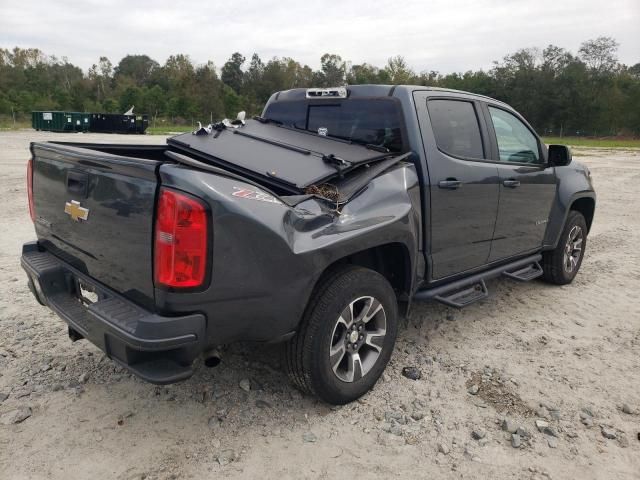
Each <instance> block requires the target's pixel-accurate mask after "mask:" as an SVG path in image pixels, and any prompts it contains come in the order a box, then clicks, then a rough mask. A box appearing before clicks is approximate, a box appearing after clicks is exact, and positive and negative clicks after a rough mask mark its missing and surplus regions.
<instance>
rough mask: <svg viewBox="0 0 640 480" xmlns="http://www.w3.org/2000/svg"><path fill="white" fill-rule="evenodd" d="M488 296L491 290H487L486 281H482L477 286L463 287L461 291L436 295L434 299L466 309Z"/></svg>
mask: <svg viewBox="0 0 640 480" xmlns="http://www.w3.org/2000/svg"><path fill="white" fill-rule="evenodd" d="M488 296H489V290H487V284H486V283H484V280H480V282H478V283H476V284H475V285H471V286H469V287H462V288H461V289H460V290H455V291H452V292H446V293H443V294H442V295H436V296H435V297H433V299H434V300H436V301H438V302H440V303H444V304H445V305H449V306H450V307H454V308H464V307H466V306H467V305H471V304H472V303H474V302H477V301H478V300H482V299H483V298H487V297H488Z"/></svg>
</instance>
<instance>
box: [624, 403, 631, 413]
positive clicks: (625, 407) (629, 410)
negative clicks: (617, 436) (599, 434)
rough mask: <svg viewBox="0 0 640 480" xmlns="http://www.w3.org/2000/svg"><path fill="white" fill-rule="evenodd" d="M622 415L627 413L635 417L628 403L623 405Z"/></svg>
mask: <svg viewBox="0 0 640 480" xmlns="http://www.w3.org/2000/svg"><path fill="white" fill-rule="evenodd" d="M622 413H626V414H627V415H633V409H632V408H631V406H630V405H629V404H628V403H625V404H623V405H622Z"/></svg>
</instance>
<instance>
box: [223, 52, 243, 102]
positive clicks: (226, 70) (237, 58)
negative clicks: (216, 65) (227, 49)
mask: <svg viewBox="0 0 640 480" xmlns="http://www.w3.org/2000/svg"><path fill="white" fill-rule="evenodd" d="M244 61H245V58H244V57H243V56H242V54H240V53H238V52H236V53H234V54H233V55H231V58H230V59H229V60H227V62H226V63H225V64H224V65H223V67H222V75H221V78H222V82H223V83H224V84H225V85H228V86H229V87H231V88H232V89H233V91H234V92H235V93H239V92H240V89H241V88H242V79H243V76H244V73H243V72H242V65H243V64H244Z"/></svg>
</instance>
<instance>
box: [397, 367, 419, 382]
mask: <svg viewBox="0 0 640 480" xmlns="http://www.w3.org/2000/svg"><path fill="white" fill-rule="evenodd" d="M402 375H403V376H404V377H406V378H408V379H409V380H420V379H421V378H422V372H421V371H420V369H419V368H418V367H404V368H403V369H402Z"/></svg>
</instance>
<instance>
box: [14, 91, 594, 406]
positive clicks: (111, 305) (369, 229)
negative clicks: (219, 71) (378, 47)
mask: <svg viewBox="0 0 640 480" xmlns="http://www.w3.org/2000/svg"><path fill="white" fill-rule="evenodd" d="M31 155H32V156H31V159H30V160H29V163H28V175H27V177H28V192H29V207H30V213H31V217H32V220H33V222H34V225H35V231H36V234H37V240H36V241H34V242H31V243H27V244H25V245H24V247H23V250H22V260H21V262H22V266H23V268H24V270H25V271H26V273H27V275H28V282H29V287H30V289H31V291H32V292H33V294H34V295H35V297H36V299H37V300H38V301H39V302H40V303H41V304H43V305H46V306H48V307H49V308H50V309H52V310H53V311H54V312H55V313H57V314H58V315H59V316H60V317H62V319H63V320H64V321H65V322H66V323H67V324H68V326H69V335H70V337H71V339H72V340H78V339H82V338H85V339H88V340H89V341H91V342H93V343H94V344H95V345H97V346H98V347H99V348H100V349H102V350H103V351H104V352H105V353H106V354H107V355H108V356H109V357H110V358H111V359H113V361H115V362H117V363H119V364H121V365H123V366H125V367H127V368H128V369H130V370H131V371H132V372H134V373H135V374H137V375H138V376H139V377H141V378H143V379H145V380H148V381H149V382H153V383H159V384H163V383H171V382H177V381H180V380H183V379H185V378H188V377H189V376H190V375H192V374H193V371H194V362H195V361H196V360H197V359H198V358H203V359H204V361H205V363H206V364H208V365H213V364H215V363H216V361H217V359H218V356H217V353H216V352H217V348H218V347H219V346H222V345H226V344H229V343H231V342H235V341H252V342H278V341H280V342H284V344H285V345H284V348H283V350H284V358H285V361H284V364H285V366H286V370H287V371H288V373H289V375H290V377H291V379H292V381H293V383H295V385H296V386H297V387H298V388H300V389H302V390H303V391H305V392H308V393H310V394H315V395H317V396H318V397H320V398H321V399H323V400H324V401H326V402H329V403H334V404H342V403H346V402H349V401H352V400H354V399H356V398H358V397H359V396H361V395H363V394H364V393H365V392H367V391H368V390H369V389H370V388H372V387H373V385H374V384H375V383H376V381H377V380H378V378H379V377H380V375H381V374H382V371H383V370H384V368H385V366H386V365H387V362H388V361H389V358H390V356H391V354H392V350H393V347H394V343H395V340H396V334H397V331H398V317H399V315H405V314H407V312H408V311H409V307H410V305H411V303H412V302H416V301H427V300H429V301H438V302H442V303H444V304H446V305H449V306H450V307H452V308H461V307H465V306H467V305H469V304H471V303H473V302H475V301H477V300H481V299H484V298H486V297H487V295H488V291H487V286H486V283H485V282H486V280H487V279H490V278H494V277H498V276H502V277H506V278H508V279H511V280H514V281H528V280H532V279H534V278H537V277H541V279H543V280H545V281H547V282H551V283H555V284H559V285H562V284H568V283H570V282H571V281H572V280H573V279H574V277H575V276H576V274H577V273H578V270H579V268H580V264H581V262H582V259H583V255H584V252H585V247H586V241H587V234H588V232H589V229H590V227H591V223H592V221H593V215H594V210H595V193H594V189H593V186H592V181H591V175H590V172H589V170H588V169H587V168H586V167H584V166H582V165H580V164H578V163H576V162H572V159H571V152H570V150H569V149H568V148H567V147H565V146H562V145H550V146H546V145H545V144H544V143H543V142H542V141H541V140H540V138H539V137H538V135H536V133H535V131H534V130H533V128H532V127H531V126H530V125H529V124H528V123H527V122H526V121H525V119H524V118H523V117H522V116H521V115H519V114H518V113H517V112H516V111H515V110H514V109H513V108H511V107H509V106H508V105H506V104H504V103H502V102H499V101H497V100H493V99H491V98H487V97H484V96H481V95H475V94H471V93H465V92H459V91H452V90H443V89H436V88H428V87H418V86H381V85H361V86H350V87H340V88H333V89H293V90H288V91H281V92H278V93H275V94H274V95H272V96H271V98H270V99H269V101H268V103H267V104H266V106H265V108H264V111H263V112H262V114H261V116H259V117H256V118H255V119H251V120H247V121H244V119H242V118H240V119H238V120H235V121H232V122H231V121H224V122H221V123H218V124H215V125H212V126H209V127H205V128H201V129H199V130H198V131H196V132H193V133H186V134H183V135H178V136H176V137H173V138H170V139H169V140H167V142H166V144H163V145H156V146H143V145H106V144H73V143H62V142H35V143H32V144H31Z"/></svg>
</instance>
